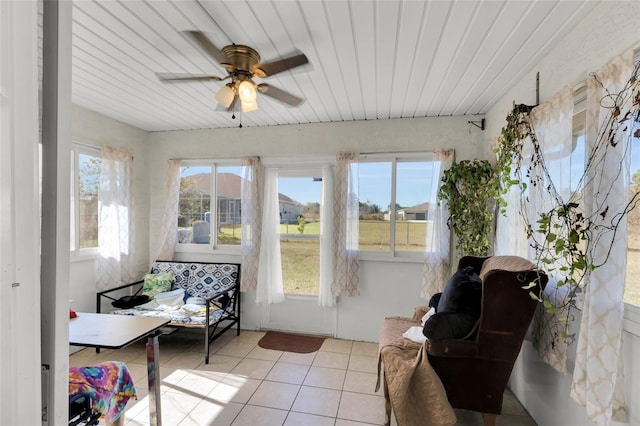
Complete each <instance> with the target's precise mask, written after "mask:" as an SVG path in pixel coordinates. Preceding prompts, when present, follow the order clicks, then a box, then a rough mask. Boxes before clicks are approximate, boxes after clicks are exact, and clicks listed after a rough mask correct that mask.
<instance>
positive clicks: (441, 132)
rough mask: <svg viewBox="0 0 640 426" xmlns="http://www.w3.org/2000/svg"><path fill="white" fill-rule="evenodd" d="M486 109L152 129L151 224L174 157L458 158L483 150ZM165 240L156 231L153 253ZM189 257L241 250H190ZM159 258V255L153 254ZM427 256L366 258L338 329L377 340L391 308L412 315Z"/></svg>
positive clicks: (251, 318) (252, 319)
mask: <svg viewBox="0 0 640 426" xmlns="http://www.w3.org/2000/svg"><path fill="white" fill-rule="evenodd" d="M472 119H473V120H477V119H478V117H438V118H418V119H395V120H379V121H358V122H342V123H322V124H304V125H293V126H277V127H257V128H247V127H244V128H242V129H218V130H199V131H184V132H158V133H151V134H150V144H151V145H150V147H151V149H150V150H149V164H150V165H153V167H150V180H149V182H150V187H149V192H150V196H151V199H150V209H151V210H150V228H151V229H159V228H160V222H161V220H162V212H163V208H164V203H165V197H166V189H165V185H166V177H165V176H166V163H167V160H168V159H178V158H181V159H192V158H240V157H246V156H251V155H257V156H260V157H262V158H263V159H266V158H270V157H280V158H281V157H302V156H307V157H308V156H335V155H336V154H337V153H338V152H341V151H353V152H362V153H364V152H412V151H429V150H433V149H437V148H455V149H456V158H457V159H458V160H464V159H473V158H478V157H482V156H483V150H484V148H483V143H484V142H483V137H484V136H483V134H482V131H481V130H480V129H477V128H476V127H474V126H472V125H470V124H468V123H467V122H468V121H469V120H472ZM158 244H159V241H158V236H157V235H156V234H154V233H151V235H150V248H149V253H150V256H153V254H154V253H155V252H156V251H157V247H158ZM179 258H183V259H189V260H199V259H203V260H204V259H209V260H213V259H219V260H222V261H229V260H233V261H236V262H239V261H240V259H239V258H238V257H235V258H234V257H233V256H231V257H230V256H223V257H218V256H216V255H215V254H210V255H209V254H207V255H203V254H201V255H199V256H197V258H196V256H194V255H186V254H181V255H180V256H179ZM150 260H152V259H150ZM421 272H422V264H421V263H408V262H399V261H393V262H371V261H361V266H360V282H361V295H360V296H358V297H351V298H344V297H343V298H340V299H339V300H338V308H337V309H338V312H337V336H338V337H341V338H348V339H356V340H363V341H377V339H378V333H379V330H380V325H381V322H382V319H383V318H384V317H385V316H393V315H412V313H413V307H414V306H416V305H418V304H424V303H425V301H423V300H420V299H419V294H420V285H421ZM254 299H255V295H254V294H251V293H247V294H243V300H242V307H243V309H242V315H243V318H242V321H243V325H242V328H243V329H255V328H257V327H258V326H259V310H258V306H257V305H256V304H255V303H254V302H253V300H254Z"/></svg>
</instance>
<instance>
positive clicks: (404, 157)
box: [358, 151, 439, 263]
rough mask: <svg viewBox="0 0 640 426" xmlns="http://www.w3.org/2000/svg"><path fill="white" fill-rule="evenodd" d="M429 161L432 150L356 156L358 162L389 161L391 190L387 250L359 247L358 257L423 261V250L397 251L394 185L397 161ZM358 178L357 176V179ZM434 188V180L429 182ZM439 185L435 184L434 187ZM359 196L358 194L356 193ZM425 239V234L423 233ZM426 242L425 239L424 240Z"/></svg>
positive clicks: (392, 260)
mask: <svg viewBox="0 0 640 426" xmlns="http://www.w3.org/2000/svg"><path fill="white" fill-rule="evenodd" d="M419 161H424V162H431V163H433V161H434V160H433V151H421V152H388V153H363V154H360V156H359V158H358V163H359V164H362V163H375V162H380V163H382V162H390V163H391V182H390V185H391V192H390V197H391V198H390V200H389V204H390V206H389V227H390V230H389V250H388V251H372V250H362V249H361V248H359V253H360V259H362V260H367V261H382V262H384V261H387V262H394V261H399V262H415V263H422V262H424V253H425V252H424V251H422V250H421V251H397V250H396V249H395V246H396V198H397V197H396V187H397V185H396V184H397V165H398V163H399V162H401V163H402V162H419ZM359 179H360V178H359V177H358V180H359ZM431 186H432V189H434V182H431ZM438 187H439V185H437V184H436V186H435V189H436V190H437V188H438ZM358 196H359V197H360V194H358ZM425 239H426V235H425ZM425 242H426V240H425Z"/></svg>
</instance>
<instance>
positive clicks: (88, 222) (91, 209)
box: [71, 144, 101, 254]
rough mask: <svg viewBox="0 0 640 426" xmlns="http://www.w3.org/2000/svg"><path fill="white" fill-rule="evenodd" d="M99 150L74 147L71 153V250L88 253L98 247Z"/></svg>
mask: <svg viewBox="0 0 640 426" xmlns="http://www.w3.org/2000/svg"><path fill="white" fill-rule="evenodd" d="M100 163H101V160H100V150H99V149H98V148H93V147H87V146H82V145H77V144H74V145H73V146H72V150H71V165H72V170H71V211H72V212H73V214H72V215H71V250H72V252H74V253H75V254H89V253H90V252H91V251H92V250H91V249H97V247H98V187H99V184H100Z"/></svg>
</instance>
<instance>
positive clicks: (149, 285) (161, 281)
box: [142, 272, 174, 299]
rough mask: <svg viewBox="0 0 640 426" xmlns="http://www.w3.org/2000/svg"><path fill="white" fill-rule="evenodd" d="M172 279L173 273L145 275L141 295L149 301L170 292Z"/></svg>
mask: <svg viewBox="0 0 640 426" xmlns="http://www.w3.org/2000/svg"><path fill="white" fill-rule="evenodd" d="M173 278H174V275H173V272H160V273H158V274H146V275H145V276H144V284H143V285H142V294H145V295H147V296H149V299H153V297H154V296H155V295H156V294H158V293H163V292H165V291H169V290H171V286H172V285H173Z"/></svg>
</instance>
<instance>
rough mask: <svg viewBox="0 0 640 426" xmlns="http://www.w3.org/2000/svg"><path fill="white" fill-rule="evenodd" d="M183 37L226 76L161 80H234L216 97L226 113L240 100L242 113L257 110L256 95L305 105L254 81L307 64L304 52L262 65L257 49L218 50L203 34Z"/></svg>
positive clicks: (163, 77)
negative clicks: (201, 51) (216, 63)
mask: <svg viewBox="0 0 640 426" xmlns="http://www.w3.org/2000/svg"><path fill="white" fill-rule="evenodd" d="M182 34H183V35H184V36H185V37H187V38H188V39H190V40H191V41H192V42H194V43H195V44H196V45H198V46H199V47H200V48H201V49H202V50H203V51H204V52H205V53H206V54H207V55H209V56H210V57H212V58H213V59H214V60H215V61H216V62H218V63H219V64H220V65H222V66H223V67H224V68H225V70H227V76H226V77H217V76H212V75H194V74H174V73H156V76H157V77H158V79H160V81H162V82H167V83H175V82H186V81H224V80H227V79H231V81H230V82H229V83H227V84H226V85H224V86H223V87H222V88H221V89H220V90H219V91H218V93H217V94H216V100H217V101H218V103H219V104H220V105H221V106H222V107H224V108H225V109H227V110H232V109H233V107H234V106H235V104H236V102H237V101H238V99H240V103H241V107H242V111H243V112H248V111H255V110H257V109H258V102H257V92H260V93H262V94H264V95H267V96H270V97H272V98H274V99H277V100H278V101H280V102H284V103H285V104H287V105H291V106H298V105H300V104H301V103H302V101H303V99H301V98H299V97H297V96H294V95H292V94H291V93H289V92H286V91H284V90H281V89H278V88H277V87H274V86H271V85H270V84H267V83H260V84H256V83H255V82H254V81H253V78H254V77H257V78H265V77H270V76H272V75H274V74H277V73H280V72H283V71H287V70H290V69H292V68H295V67H298V66H301V65H304V64H306V63H308V62H309V61H308V59H307V57H306V56H305V55H304V54H303V53H298V54H296V55H293V56H289V57H286V58H282V59H278V60H275V61H272V62H267V63H260V55H259V54H258V52H257V51H256V50H255V49H253V48H251V47H249V46H244V45H241V44H231V45H229V46H225V47H223V48H222V49H218V48H217V47H216V46H215V44H213V42H212V41H211V40H210V39H209V38H208V37H207V36H206V35H205V34H204V33H203V32H201V31H183V32H182Z"/></svg>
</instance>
